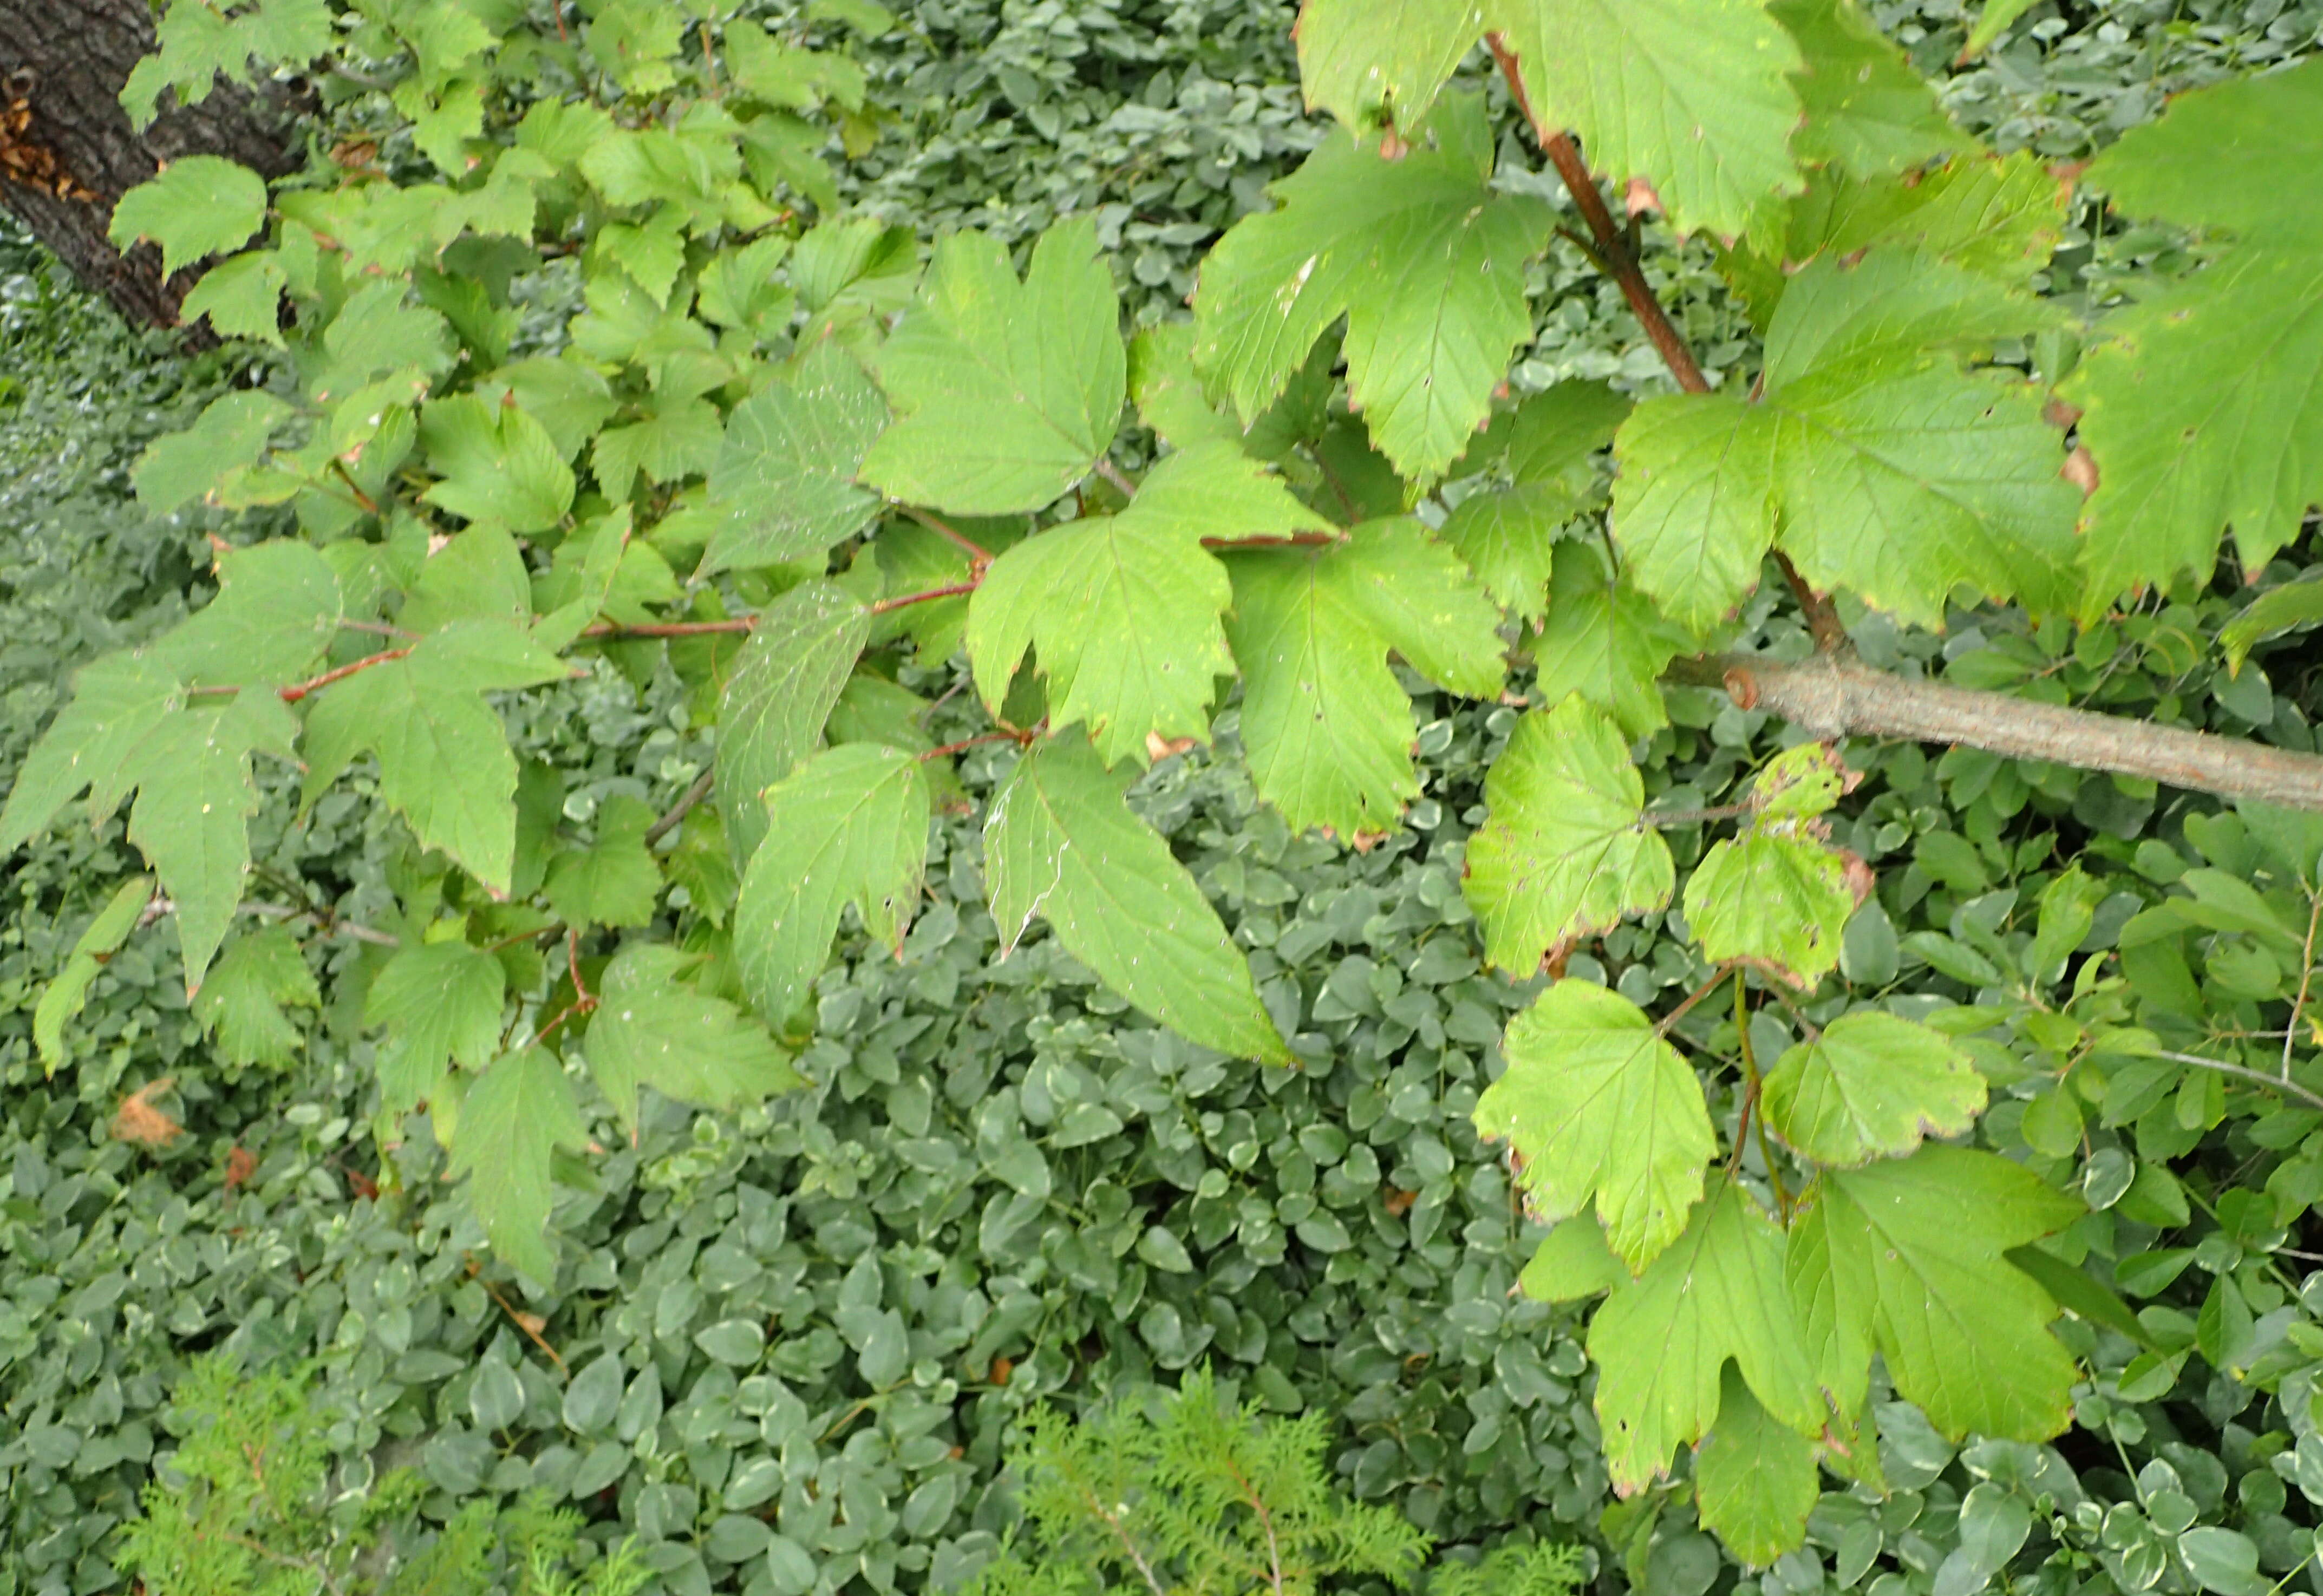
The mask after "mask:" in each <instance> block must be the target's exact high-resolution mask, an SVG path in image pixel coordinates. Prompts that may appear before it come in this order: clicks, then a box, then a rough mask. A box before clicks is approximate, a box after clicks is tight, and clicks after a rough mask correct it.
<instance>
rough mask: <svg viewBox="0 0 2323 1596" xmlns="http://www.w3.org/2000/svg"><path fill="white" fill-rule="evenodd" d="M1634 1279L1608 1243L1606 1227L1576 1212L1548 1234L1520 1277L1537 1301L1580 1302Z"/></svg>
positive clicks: (1520, 1287) (1520, 1284)
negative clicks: (1606, 1241) (1606, 1240)
mask: <svg viewBox="0 0 2323 1596" xmlns="http://www.w3.org/2000/svg"><path fill="white" fill-rule="evenodd" d="M1629 1278H1630V1271H1629V1270H1627V1269H1625V1268H1623V1267H1622V1264H1621V1260H1620V1259H1618V1258H1616V1257H1614V1256H1613V1250H1612V1249H1611V1247H1608V1246H1607V1245H1606V1244H1605V1229H1604V1226H1602V1225H1599V1224H1598V1223H1597V1221H1596V1220H1595V1219H1594V1218H1593V1217H1591V1216H1590V1215H1575V1216H1574V1217H1573V1218H1571V1219H1567V1220H1565V1221H1564V1222H1562V1223H1561V1224H1559V1225H1557V1226H1556V1229H1554V1230H1552V1231H1550V1232H1549V1233H1548V1235H1547V1239H1546V1240H1544V1241H1543V1242H1542V1243H1541V1244H1540V1246H1539V1247H1538V1249H1537V1250H1536V1251H1535V1252H1534V1253H1533V1255H1532V1261H1531V1262H1529V1263H1528V1264H1526V1265H1525V1266H1524V1272H1523V1273H1522V1274H1520V1275H1519V1276H1518V1277H1517V1289H1518V1290H1520V1291H1521V1292H1523V1293H1524V1294H1525V1295H1526V1296H1527V1297H1529V1298H1532V1299H1533V1300H1534V1301H1535V1302H1578V1301H1580V1300H1581V1299H1582V1298H1588V1297H1594V1296H1596V1295H1598V1294H1599V1293H1600V1292H1602V1291H1610V1290H1611V1289H1613V1288H1614V1287H1616V1286H1618V1285H1620V1284H1621V1282H1622V1281H1624V1280H1628V1279H1629Z"/></svg>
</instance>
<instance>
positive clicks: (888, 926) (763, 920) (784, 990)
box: [734, 743, 929, 1025]
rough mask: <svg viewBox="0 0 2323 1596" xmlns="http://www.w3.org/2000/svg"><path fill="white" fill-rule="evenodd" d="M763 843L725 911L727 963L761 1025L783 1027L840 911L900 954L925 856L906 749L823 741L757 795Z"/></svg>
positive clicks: (919, 778) (916, 781) (920, 779)
mask: <svg viewBox="0 0 2323 1596" xmlns="http://www.w3.org/2000/svg"><path fill="white" fill-rule="evenodd" d="M765 803H766V814H767V841H766V842H765V843H763V844H761V845H760V847H759V848H758V851H757V852H756V853H754V854H752V855H751V857H750V865H749V868H748V870H747V871H746V872H745V873H744V875H743V876H742V894H741V897H740V899H739V901H738V902H737V903H736V904H735V907H734V959H735V962H736V964H738V965H739V967H740V968H741V973H742V982H743V985H744V986H745V987H746V988H747V989H748V992H749V994H750V1001H751V1003H752V1004H753V1005H754V1006H756V1007H757V1009H758V1013H759V1014H761V1015H762V1016H764V1017H765V1019H766V1020H767V1023H769V1024H774V1025H782V1024H785V1023H787V1022H788V1021H789V1019H790V1017H791V1014H792V1012H793V1011H794V1010H795V1009H796V1008H797V1007H798V1005H799V1003H800V1002H801V1000H802V999H803V998H804V997H805V995H806V994H807V990H808V988H809V987H810V986H812V985H813V981H814V977H816V976H817V975H819V974H820V973H821V972H822V967H823V965H824V964H825V963H826V962H828V961H829V959H830V958H831V938H832V937H833V936H834V935H835V934H836V933H837V932H838V930H839V922H840V911H841V910H842V909H843V908H845V907H846V906H847V905H848V904H849V903H852V904H854V905H855V908H856V911H857V913H859V915H860V916H861V917H862V922H863V930H864V931H865V933H866V934H867V935H868V936H869V937H870V939H871V940H873V941H874V942H875V943H877V944H879V945H880V946H882V947H885V948H886V949H888V950H889V951H890V952H895V953H900V951H901V948H902V943H903V940H904V927H905V926H906V925H907V924H909V923H910V921H911V917H912V911H913V910H914V908H915V907H916V906H917V903H918V900H919V894H920V876H921V872H922V871H923V869H924V868H925V867H926V865H927V854H928V815H929V794H928V782H927V777H926V775H924V774H923V771H922V770H921V768H920V761H919V760H918V758H916V757H914V756H913V755H910V754H907V753H904V752H903V751H902V750H901V749H897V748H887V747H886V746H884V745H882V744H878V743H844V744H841V745H840V747H838V748H826V749H824V750H823V751H822V753H820V754H817V755H815V756H814V757H813V758H810V759H807V760H805V761H804V762H803V763H802V764H801V765H800V766H799V767H798V768H797V769H796V770H795V771H794V772H793V773H792V774H791V775H787V776H785V778H784V779H783V780H781V781H779V782H777V783H776V784H774V785H773V786H772V787H770V788H768V789H767V793H766V799H765Z"/></svg>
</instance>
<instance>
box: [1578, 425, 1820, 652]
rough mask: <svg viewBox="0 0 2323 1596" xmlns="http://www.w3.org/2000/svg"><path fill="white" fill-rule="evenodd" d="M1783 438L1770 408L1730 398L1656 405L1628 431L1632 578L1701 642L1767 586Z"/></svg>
mask: <svg viewBox="0 0 2323 1596" xmlns="http://www.w3.org/2000/svg"><path fill="white" fill-rule="evenodd" d="M1778 436H1779V434H1778V431H1777V427H1776V426H1775V424H1774V422H1773V419H1772V417H1769V416H1768V414H1767V411H1766V410H1765V409H1764V408H1762V407H1760V406H1758V405H1754V404H1751V403H1749V402H1748V401H1746V400H1744V399H1740V398H1739V397H1737V396H1735V395H1733V394H1723V393H1722V394H1707V395H1693V394H1665V395H1662V396H1660V397H1657V398H1655V399H1647V400H1646V401H1645V402H1644V403H1643V404H1640V405H1639V407H1638V408H1636V409H1635V410H1633V411H1631V412H1630V418H1629V419H1628V420H1627V421H1626V422H1624V423H1623V424H1622V427H1621V437H1620V439H1619V440H1618V442H1617V443H1616V445H1615V447H1614V453H1615V454H1617V455H1618V456H1619V457H1620V459H1621V475H1620V476H1618V477H1617V478H1615V479H1614V482H1613V531H1614V536H1615V538H1616V540H1617V541H1618V542H1619V543H1620V545H1621V564H1622V570H1623V572H1624V573H1625V574H1626V575H1628V576H1629V577H1630V580H1632V581H1634V582H1636V583H1637V584H1638V586H1639V589H1641V590H1642V591H1643V592H1645V593H1646V594H1647V595H1648V597H1650V598H1651V599H1652V600H1653V601H1654V603H1655V604H1656V605H1657V607H1658V608H1659V609H1660V610H1661V611H1662V613H1664V614H1665V615H1667V616H1668V617H1669V618H1670V619H1672V620H1675V621H1676V622H1677V623H1678V624H1680V625H1681V626H1684V627H1685V628H1687V629H1688V630H1690V631H1692V632H1694V633H1695V634H1696V635H1697V636H1700V635H1704V634H1707V633H1708V632H1709V631H1710V630H1711V628H1713V627H1715V626H1717V625H1718V624H1719V623H1720V622H1721V621H1722V620H1724V619H1726V618H1727V617H1728V616H1730V615H1731V614H1732V613H1733V612H1734V610H1736V609H1737V608H1739V607H1740V604H1741V602H1742V601H1743V600H1744V599H1745V598H1747V597H1749V593H1750V590H1751V589H1752V588H1754V587H1756V586H1757V585H1758V567H1759V565H1760V564H1762V563H1764V561H1765V560H1766V557H1767V545H1768V543H1769V542H1770V541H1771V538H1772V535H1773V528H1772V527H1770V526H1769V525H1768V520H1769V516H1768V511H1769V509H1770V508H1771V505H1772V503H1773V500H1774V493H1775V482H1776V472H1777V461H1776V446H1777V438H1778Z"/></svg>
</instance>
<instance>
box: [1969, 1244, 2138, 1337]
mask: <svg viewBox="0 0 2323 1596" xmlns="http://www.w3.org/2000/svg"><path fill="white" fill-rule="evenodd" d="M2001 1256H2002V1257H2004V1258H2006V1259H2007V1260H2008V1261H2009V1262H2010V1263H2012V1264H2014V1265H2015V1267H2017V1268H2018V1269H2021V1270H2024V1271H2025V1273H2026V1274H2028V1275H2031V1276H2032V1277H2033V1278H2034V1280H2037V1281H2038V1282H2040V1286H2041V1289H2043V1291H2046V1292H2047V1293H2048V1294H2049V1296H2050V1298H2051V1299H2052V1300H2053V1301H2054V1302H2055V1303H2056V1305H2057V1306H2058V1307H2061V1308H2065V1309H2067V1310H2069V1311H2070V1312H2071V1313H2073V1314H2076V1315H2078V1316H2080V1317H2081V1318H2084V1319H2087V1320H2088V1321H2089V1323H2090V1324H2092V1325H2104V1326H2105V1327H2106V1328H2107V1329H2108V1330H2110V1331H2112V1332H2113V1333H2114V1334H2115V1335H2121V1336H2126V1337H2127V1338H2128V1339H2129V1340H2131V1341H2133V1342H2135V1343H2136V1344H2138V1345H2139V1346H2142V1347H2144V1348H2145V1349H2146V1350H2147V1351H2149V1352H2160V1351H2161V1350H2162V1347H2161V1344H2160V1343H2158V1342H2157V1341H2155V1339H2154V1337H2153V1332H2152V1331H2150V1330H2148V1329H2147V1328H2146V1327H2145V1325H2144V1323H2143V1322H2142V1321H2141V1320H2140V1319H2139V1318H2138V1316H2136V1315H2135V1314H2134V1313H2132V1312H2130V1311H2129V1304H2127V1303H2126V1302H2124V1301H2123V1300H2122V1299H2121V1298H2118V1297H2116V1296H2115V1295H2114V1294H2113V1293H2112V1292H2111V1291H2108V1290H2107V1289H2105V1288H2104V1287H2103V1286H2101V1285H2099V1284H2098V1282H2097V1280H2096V1279H2095V1278H2094V1277H2092V1276H2091V1275H2090V1273H2089V1270H2085V1269H2081V1268H2080V1267H2078V1266H2077V1265H2074V1264H2070V1263H2067V1262H2066V1261H2064V1260H2063V1259H2061V1258H2060V1257H2058V1256H2057V1255H2056V1254H2055V1253H2053V1252H2050V1251H2048V1250H2047V1249H2046V1248H2044V1247H2042V1246H2039V1245H2027V1246H2023V1247H2011V1248H2009V1249H2008V1251H2007V1252H2004V1253H2002V1254H2001Z"/></svg>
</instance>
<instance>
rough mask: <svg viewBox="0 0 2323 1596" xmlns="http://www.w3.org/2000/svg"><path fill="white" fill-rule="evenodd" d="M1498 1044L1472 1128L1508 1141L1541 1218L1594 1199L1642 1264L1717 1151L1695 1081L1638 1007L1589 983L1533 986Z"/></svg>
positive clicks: (1609, 1234) (1681, 1217) (1611, 1237)
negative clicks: (1496, 1067) (1498, 1065)
mask: <svg viewBox="0 0 2323 1596" xmlns="http://www.w3.org/2000/svg"><path fill="white" fill-rule="evenodd" d="M1502 1050H1503V1051H1505V1052H1506V1053H1507V1055H1508V1069H1507V1071H1506V1072H1505V1073H1504V1074H1502V1075H1501V1078H1499V1079H1498V1080H1496V1081H1494V1082H1493V1083H1492V1085H1491V1086H1489V1087H1485V1088H1484V1092H1483V1096H1481V1097H1480V1098H1478V1099H1477V1102H1476V1112H1475V1122H1476V1133H1477V1134H1478V1135H1480V1136H1483V1137H1485V1138H1486V1139H1488V1140H1491V1141H1498V1142H1507V1143H1508V1144H1509V1150H1510V1154H1511V1161H1512V1162H1514V1163H1515V1165H1516V1168H1517V1183H1518V1185H1519V1186H1520V1188H1522V1189H1523V1191H1524V1193H1525V1196H1526V1200H1527V1203H1528V1206H1530V1207H1532V1208H1533V1209H1534V1210H1535V1211H1536V1212H1537V1213H1538V1215H1539V1216H1540V1217H1542V1218H1544V1219H1550V1220H1558V1219H1566V1218H1570V1217H1571V1216H1572V1215H1575V1214H1578V1213H1579V1212H1580V1211H1581V1210H1582V1208H1583V1206H1584V1205H1585V1204H1587V1203H1588V1202H1589V1201H1590V1200H1591V1198H1592V1197H1594V1199H1595V1202H1596V1209H1597V1217H1598V1219H1599V1220H1600V1221H1602V1224H1603V1225H1604V1233H1605V1239H1606V1241H1607V1242H1608V1243H1610V1244H1611V1247H1612V1249H1613V1251H1614V1252H1617V1253H1619V1254H1620V1255H1621V1258H1622V1259H1623V1261H1625V1262H1627V1263H1628V1265H1629V1267H1630V1270H1631V1271H1632V1272H1634V1271H1636V1270H1641V1269H1643V1268H1645V1267H1646V1265H1648V1264H1649V1263H1651V1262H1652V1261H1654V1259H1655V1258H1657V1257H1658V1256H1659V1255H1660V1253H1661V1251H1662V1249H1663V1248H1665V1247H1666V1246H1668V1245H1669V1244H1670V1243H1671V1242H1673V1241H1675V1240H1676V1238H1677V1235H1678V1233H1679V1232H1681V1231H1683V1230H1684V1229H1685V1223H1686V1215H1687V1214H1688V1212H1689V1211H1690V1210H1691V1209H1692V1208H1693V1206H1694V1199H1695V1198H1697V1197H1700V1196H1701V1195H1702V1174H1703V1166H1704V1165H1705V1164H1707V1163H1708V1162H1709V1161H1710V1158H1711V1155H1712V1153H1714V1152H1715V1151H1717V1150H1718V1143H1717V1139H1716V1138H1715V1137H1714V1136H1713V1135H1712V1133H1711V1128H1710V1113H1709V1110H1708V1109H1707V1108H1706V1107H1705V1106H1704V1105H1703V1096H1702V1083H1701V1082H1700V1081H1698V1080H1696V1079H1695V1078H1694V1071H1693V1069H1691V1068H1689V1067H1688V1066H1687V1064H1686V1062H1685V1059H1682V1058H1680V1057H1679V1056H1678V1051H1677V1050H1676V1048H1674V1047H1672V1046H1670V1044H1669V1043H1668V1042H1666V1041H1663V1040H1662V1037H1661V1035H1660V1033H1659V1032H1657V1031H1656V1030H1655V1029H1654V1023H1653V1022H1652V1021H1651V1020H1649V1019H1648V1018H1647V1017H1646V1014H1645V1013H1644V1012H1643V1011H1642V1010H1640V1009H1639V1007H1638V1005H1637V1004H1633V1003H1631V1002H1630V1000H1629V999H1628V998H1626V997H1623V996H1622V995H1621V994H1619V993H1617V992H1609V991H1607V990H1606V989H1605V988H1604V987H1602V986H1591V985H1590V984H1589V983H1588V982H1586V981H1575V980H1564V981H1559V982H1557V983H1556V985H1555V986H1551V987H1550V988H1549V989H1548V990H1547V992H1545V993H1543V994H1541V995H1540V996H1539V997H1538V999H1536V1000H1535V1001H1534V1003H1533V1004H1532V1006H1531V1007H1529V1008H1528V1009H1526V1010H1525V1011H1524V1012H1523V1013H1521V1014H1519V1015H1517V1017H1516V1019H1515V1020H1514V1021H1512V1022H1511V1023H1510V1025H1509V1032H1508V1038H1507V1040H1506V1041H1505V1042H1504V1043H1503V1044H1502Z"/></svg>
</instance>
